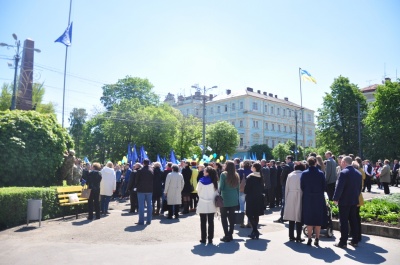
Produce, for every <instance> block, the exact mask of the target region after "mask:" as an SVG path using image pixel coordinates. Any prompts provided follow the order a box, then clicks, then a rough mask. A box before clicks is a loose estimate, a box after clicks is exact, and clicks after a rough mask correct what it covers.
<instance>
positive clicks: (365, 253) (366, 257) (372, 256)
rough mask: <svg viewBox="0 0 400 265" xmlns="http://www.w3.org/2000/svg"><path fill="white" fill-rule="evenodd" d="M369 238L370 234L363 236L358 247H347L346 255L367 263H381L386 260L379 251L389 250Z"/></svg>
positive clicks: (385, 251)
mask: <svg viewBox="0 0 400 265" xmlns="http://www.w3.org/2000/svg"><path fill="white" fill-rule="evenodd" d="M369 240H370V238H369V237H368V236H363V238H362V242H360V243H359V244H358V247H357V248H355V249H354V248H347V249H345V250H346V252H347V253H346V254H345V255H344V256H345V257H347V258H349V259H351V260H354V261H357V262H361V263H365V264H380V263H383V262H385V261H386V259H385V258H384V257H382V256H381V255H379V254H378V253H387V252H388V251H387V250H386V249H384V248H381V247H379V246H377V245H374V244H370V243H368V241H369Z"/></svg>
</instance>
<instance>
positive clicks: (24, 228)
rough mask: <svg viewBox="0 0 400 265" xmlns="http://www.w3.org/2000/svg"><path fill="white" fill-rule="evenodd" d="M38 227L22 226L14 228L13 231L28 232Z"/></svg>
mask: <svg viewBox="0 0 400 265" xmlns="http://www.w3.org/2000/svg"><path fill="white" fill-rule="evenodd" d="M38 228H39V227H34V226H24V227H21V228H19V229H17V230H15V231H14V232H29V231H32V230H36V229H38Z"/></svg>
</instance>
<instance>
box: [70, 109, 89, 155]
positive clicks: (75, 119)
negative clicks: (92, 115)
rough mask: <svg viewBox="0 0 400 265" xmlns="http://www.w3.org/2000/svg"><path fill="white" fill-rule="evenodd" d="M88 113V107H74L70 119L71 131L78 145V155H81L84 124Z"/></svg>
mask: <svg viewBox="0 0 400 265" xmlns="http://www.w3.org/2000/svg"><path fill="white" fill-rule="evenodd" d="M87 116H88V114H87V112H86V109H82V108H80V109H78V108H73V109H72V111H71V113H70V115H69V118H68V121H69V133H70V134H71V136H72V138H73V139H74V142H75V146H76V150H75V151H76V156H81V155H82V154H81V141H82V136H83V126H84V124H85V122H86V118H87Z"/></svg>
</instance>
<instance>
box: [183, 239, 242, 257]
mask: <svg viewBox="0 0 400 265" xmlns="http://www.w3.org/2000/svg"><path fill="white" fill-rule="evenodd" d="M239 247H240V245H239V243H238V242H235V241H231V242H228V243H222V242H221V243H220V244H218V245H210V244H207V245H205V244H199V245H196V246H194V247H193V249H192V250H191V251H192V253H193V254H195V255H199V256H203V257H206V256H213V255H215V254H217V253H221V254H233V253H235V252H236V251H238V250H239Z"/></svg>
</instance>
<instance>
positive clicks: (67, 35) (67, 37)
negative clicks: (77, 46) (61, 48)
mask: <svg viewBox="0 0 400 265" xmlns="http://www.w3.org/2000/svg"><path fill="white" fill-rule="evenodd" d="M54 42H61V43H62V44H64V45H65V46H67V47H69V46H71V43H72V22H71V23H70V24H69V25H68V27H67V29H66V30H65V32H64V33H63V34H62V35H61V36H60V37H59V38H58V39H56V40H55V41H54Z"/></svg>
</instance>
